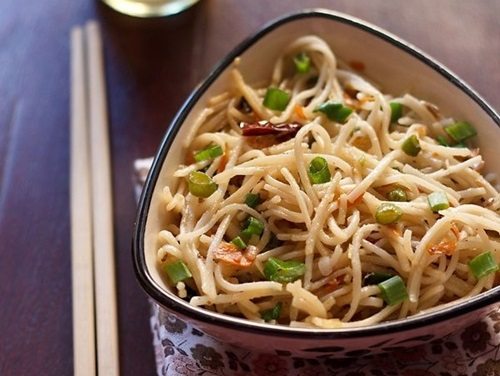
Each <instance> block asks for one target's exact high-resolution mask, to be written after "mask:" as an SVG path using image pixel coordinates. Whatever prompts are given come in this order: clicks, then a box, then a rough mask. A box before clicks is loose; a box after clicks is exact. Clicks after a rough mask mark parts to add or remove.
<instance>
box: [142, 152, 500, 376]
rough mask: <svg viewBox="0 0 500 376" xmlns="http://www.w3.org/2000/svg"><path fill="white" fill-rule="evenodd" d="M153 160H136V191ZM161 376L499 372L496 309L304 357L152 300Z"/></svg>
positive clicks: (473, 375) (462, 375)
mask: <svg viewBox="0 0 500 376" xmlns="http://www.w3.org/2000/svg"><path fill="white" fill-rule="evenodd" d="M150 164H151V159H141V160H137V161H136V162H135V165H134V167H135V173H136V178H137V179H136V182H137V190H136V192H137V193H140V186H141V185H142V183H143V182H144V179H145V177H146V175H147V171H148V169H149V166H150ZM150 324H151V330H152V332H153V343H154V347H155V357H156V366H157V371H158V375H161V376H181V375H182V376H202V375H203V376H243V375H246V376H322V375H334V376H500V309H498V310H496V311H495V312H492V313H491V314H490V315H489V316H488V317H487V318H485V319H484V320H482V321H479V322H477V323H475V324H473V325H472V326H470V327H468V328H466V329H464V330H462V331H461V332H458V333H454V334H451V335H449V336H447V337H445V338H441V339H438V340H434V341H432V342H430V343H428V344H426V345H422V346H418V347H413V348H410V349H407V350H403V351H401V350H400V351H397V352H394V353H384V354H381V355H372V356H365V357H362V358H343V359H337V358H335V357H334V356H332V357H331V358H323V359H321V360H316V359H302V358H296V357H293V356H291V355H283V354H273V353H257V352H254V351H249V350H247V349H244V348H235V347H234V346H231V347H228V346H227V345H225V344H224V343H222V342H220V341H217V340H216V339H214V338H213V337H210V336H208V335H205V334H204V333H203V332H201V331H199V330H198V329H196V328H194V327H193V326H192V325H190V324H189V323H187V322H184V321H181V320H179V319H178V318H176V317H175V316H174V315H171V314H169V313H167V312H166V311H164V310H163V309H161V308H160V307H159V306H158V305H157V304H156V303H154V302H151V318H150Z"/></svg>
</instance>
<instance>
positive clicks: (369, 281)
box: [363, 272, 394, 286]
mask: <svg viewBox="0 0 500 376" xmlns="http://www.w3.org/2000/svg"><path fill="white" fill-rule="evenodd" d="M393 276H394V274H390V273H382V272H373V273H368V274H367V275H365V276H364V278H363V285H364V286H370V285H378V284H379V283H381V282H384V281H386V280H388V279H389V278H392V277H393Z"/></svg>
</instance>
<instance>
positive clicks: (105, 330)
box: [70, 21, 119, 376]
mask: <svg viewBox="0 0 500 376" xmlns="http://www.w3.org/2000/svg"><path fill="white" fill-rule="evenodd" d="M70 143H71V146H70V149H71V164H70V168H71V172H70V191H71V259H72V261H71V267H72V293H73V355H74V375H78V376H80V375H95V374H96V372H97V374H98V375H102V376H104V375H105V376H114V375H116V376H117V375H118V374H119V366H118V364H119V362H118V325H117V324H118V323H117V309H116V283H115V263H114V246H113V242H114V240H113V216H112V192H111V162H110V154H109V138H108V124H107V109H106V87H105V79H104V63H103V52H102V42H101V36H100V31H99V27H98V25H97V23H96V22H95V21H90V22H87V24H86V25H85V27H74V28H73V29H72V30H71V140H70ZM96 347H97V349H96Z"/></svg>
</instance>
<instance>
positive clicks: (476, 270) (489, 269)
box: [469, 251, 498, 279]
mask: <svg viewBox="0 0 500 376" xmlns="http://www.w3.org/2000/svg"><path fill="white" fill-rule="evenodd" d="M469 269H470V271H471V272H472V274H474V277H476V278H477V279H480V278H483V277H486V276H487V275H488V274H490V273H494V272H496V271H497V270H498V264H497V263H496V261H495V259H494V258H493V255H492V254H491V252H490V251H486V252H483V253H481V254H480V255H478V256H476V257H474V258H473V259H472V260H470V261H469Z"/></svg>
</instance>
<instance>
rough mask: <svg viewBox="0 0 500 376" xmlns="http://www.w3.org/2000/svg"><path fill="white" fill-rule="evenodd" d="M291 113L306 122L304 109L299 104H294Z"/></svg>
mask: <svg viewBox="0 0 500 376" xmlns="http://www.w3.org/2000/svg"><path fill="white" fill-rule="evenodd" d="M293 112H294V113H295V115H296V116H297V117H298V118H299V119H302V120H306V119H307V118H306V115H305V114H304V107H303V106H301V105H300V104H296V105H295V107H294V108H293Z"/></svg>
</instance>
